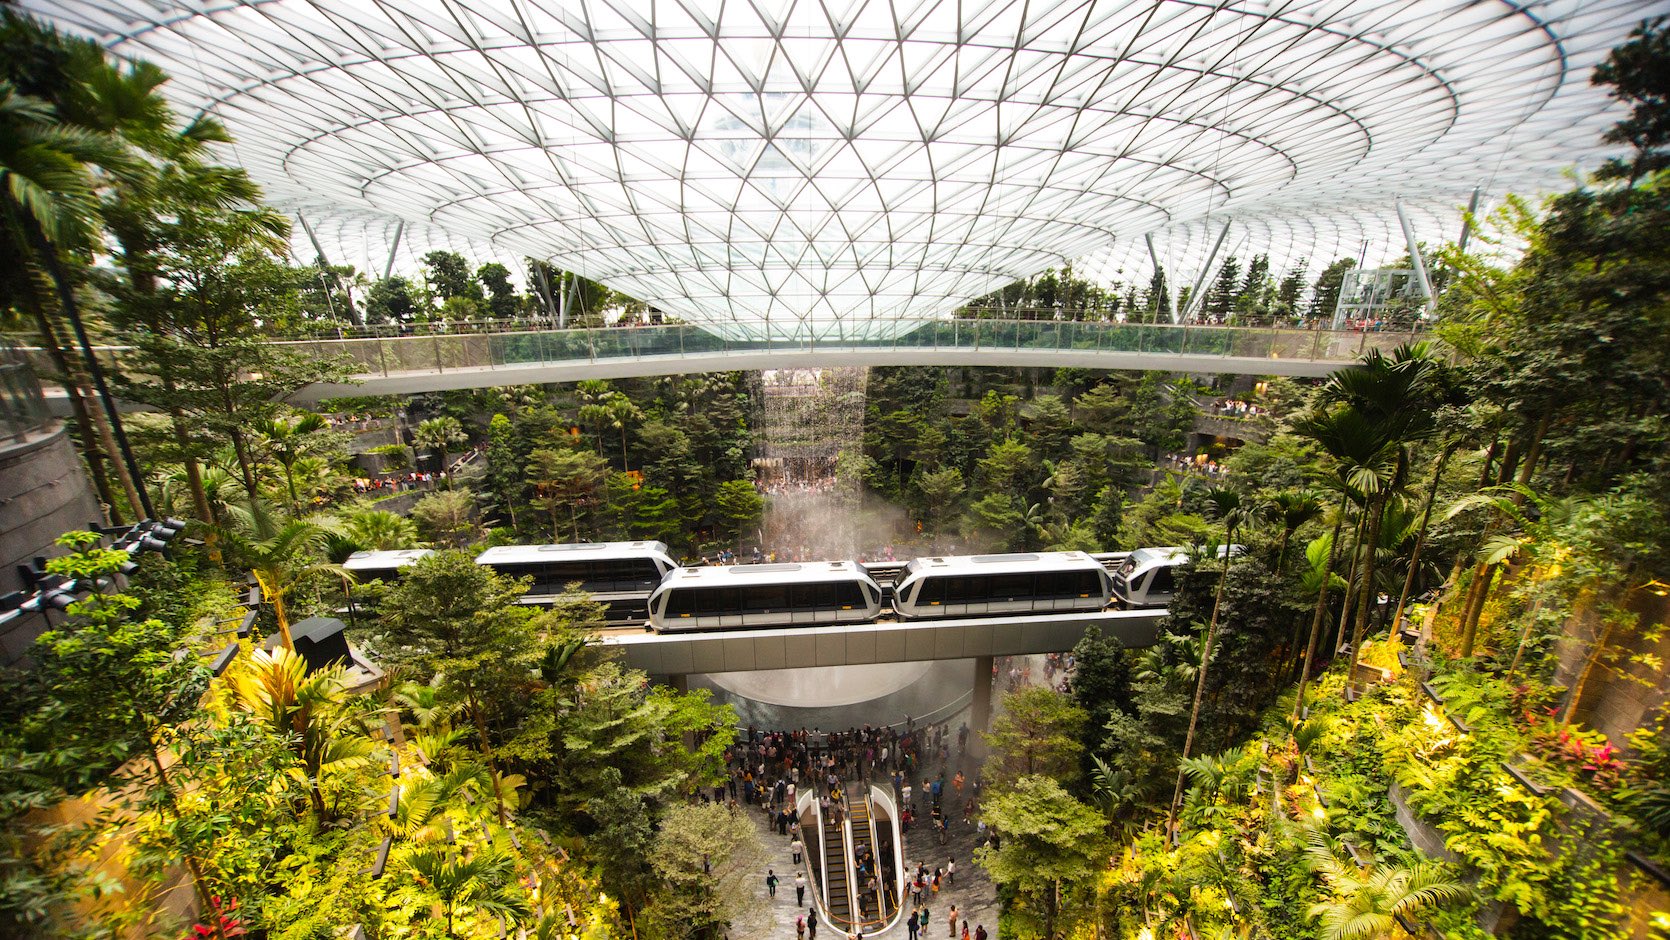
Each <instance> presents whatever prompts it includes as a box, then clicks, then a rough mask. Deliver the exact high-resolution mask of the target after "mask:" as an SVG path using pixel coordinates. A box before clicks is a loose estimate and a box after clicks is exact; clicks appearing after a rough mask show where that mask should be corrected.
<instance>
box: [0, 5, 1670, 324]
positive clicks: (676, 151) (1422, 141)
mask: <svg viewBox="0 0 1670 940" xmlns="http://www.w3.org/2000/svg"><path fill="white" fill-rule="evenodd" d="M25 5H26V6H27V7H30V8H31V9H32V10H33V11H34V12H37V13H39V14H41V15H43V16H45V17H47V18H49V19H51V20H53V21H54V22H56V23H58V24H59V25H61V26H63V27H65V28H67V29H70V30H73V31H77V32H81V33H85V34H90V35H93V36H96V37H99V38H100V39H102V40H103V41H105V42H106V43H108V44H109V46H110V47H111V48H112V49H113V50H114V51H115V52H116V53H117V54H119V55H123V56H131V57H136V58H147V59H150V60H152V61H155V62H156V63H158V64H159V65H162V66H163V67H164V68H166V69H167V70H169V71H170V72H171V73H172V74H173V75H174V76H175V80H174V82H173V83H171V85H170V86H169V88H170V93H171V94H172V95H173V96H174V98H175V100H176V101H177V103H178V104H179V105H180V106H181V107H182V108H183V109H184V110H187V111H189V112H196V111H199V110H208V111H211V112H213V113H214V114H216V115H218V116H219V117H220V118H221V119H223V120H224V121H225V122H226V124H227V125H228V126H229V127H230V128H231V130H232V131H233V133H234V134H235V135H236V136H237V139H238V143H237V144H236V146H235V148H233V149H232V151H231V152H230V154H229V158H230V159H232V160H234V161H235V162H237V163H239V164H241V165H243V166H245V167H246V168H248V170H249V171H250V172H251V174H252V175H253V176H254V177H255V178H256V179H257V180H258V181H259V182H261V183H262V184H264V185H265V186H266V189H267V192H268V195H269V197H270V198H271V199H272V200H273V201H274V202H275V203H277V204H278V205H281V206H284V207H287V208H291V209H298V210H300V211H302V212H303V213H304V214H306V215H307V216H309V218H310V219H311V220H318V221H319V224H318V225H317V226H316V230H317V231H319V232H320V234H321V238H322V239H332V240H334V244H336V245H337V246H340V247H342V248H344V249H345V250H344V254H346V255H348V256H350V257H358V256H360V255H359V252H358V250H357V249H356V248H355V246H354V240H355V239H356V238H358V239H362V240H366V241H367V242H369V241H383V242H384V246H383V247H381V248H377V247H373V248H371V249H369V250H368V251H367V252H366V254H367V255H369V256H370V257H373V258H376V257H380V256H379V254H378V251H382V252H386V251H387V248H386V239H388V238H389V237H391V236H392V230H393V228H394V226H395V224H396V222H397V220H404V222H406V223H407V224H408V229H407V231H408V238H410V239H411V240H412V242H413V243H414V244H415V245H417V246H419V247H420V248H421V246H424V245H427V244H430V243H450V244H452V245H453V246H454V247H456V246H457V245H458V244H460V243H463V244H471V245H475V246H477V252H478V256H479V254H481V253H490V254H494V255H497V256H500V257H514V256H520V255H530V256H535V257H542V258H550V259H551V260H552V261H553V262H554V263H556V264H558V265H560V266H562V267H565V268H568V269H571V270H575V271H579V272H581V273H583V274H585V275H587V276H589V277H592V278H594V279H597V280H600V281H603V282H605V283H607V284H609V285H611V286H614V287H616V288H618V289H620V290H622V291H625V292H627V293H630V294H633V295H635V296H638V297H640V298H643V299H645V300H647V301H650V302H652V303H654V304H656V305H658V306H660V307H661V308H663V309H665V310H667V311H671V312H674V313H677V314H679V315H682V316H684V317H686V318H688V319H690V320H693V321H697V322H726V321H729V322H730V323H732V324H734V325H733V326H732V329H733V330H737V329H745V330H749V331H753V330H757V329H758V324H761V323H769V324H770V325H771V329H772V330H773V331H774V332H777V331H793V330H797V329H802V328H804V327H805V325H806V324H807V323H808V322H809V321H810V322H813V323H817V324H819V325H820V326H819V329H820V330H821V329H823V328H824V327H826V326H827V325H829V324H831V323H832V322H833V321H836V320H845V321H865V320H875V321H882V323H877V324H874V325H875V326H878V327H882V328H885V327H883V323H884V322H885V321H888V320H891V319H893V318H896V317H902V316H917V317H920V316H932V315H936V314H940V313H943V312H945V311H947V310H948V309H950V308H951V307H954V306H955V305H956V303H957V302H958V301H960V300H962V299H965V298H969V297H973V296H977V295H980V294H982V293H985V292H987V291H989V290H991V289H993V288H996V287H998V286H1000V285H1002V284H1004V283H1006V282H1008V281H1010V280H1013V279H1015V278H1017V277H1024V276H1027V275H1030V274H1033V273H1036V272H1038V271H1041V270H1043V269H1045V268H1048V267H1051V266H1057V265H1060V264H1062V263H1064V262H1068V261H1072V260H1075V259H1088V261H1086V262H1083V264H1082V266H1083V267H1084V268H1085V269H1088V270H1092V271H1093V272H1097V273H1099V274H1100V275H1101V276H1112V271H1113V270H1114V269H1116V268H1120V267H1124V266H1126V265H1128V264H1135V263H1136V261H1135V259H1137V258H1139V257H1140V253H1141V252H1143V250H1144V249H1143V247H1142V246H1143V244H1144V242H1143V237H1142V236H1144V235H1147V234H1152V233H1158V235H1159V237H1160V238H1161V240H1164V241H1166V242H1167V243H1168V244H1172V243H1175V245H1176V246H1178V247H1177V249H1176V251H1177V253H1178V254H1179V255H1190V253H1191V252H1193V255H1196V256H1197V255H1198V254H1199V252H1198V251H1195V250H1194V249H1191V248H1189V247H1188V246H1189V245H1190V244H1193V243H1196V242H1201V241H1203V240H1204V238H1205V234H1206V233H1208V232H1209V231H1210V230H1211V229H1212V228H1213V226H1214V225H1215V224H1217V223H1216V222H1215V221H1214V220H1221V219H1224V218H1231V219H1235V220H1237V221H1238V222H1240V223H1243V224H1245V225H1248V226H1250V228H1248V229H1247V231H1248V232H1250V233H1252V234H1253V235H1257V234H1258V233H1260V232H1263V233H1265V235H1266V236H1267V237H1270V238H1274V239H1280V238H1284V237H1285V238H1289V239H1292V238H1302V239H1309V240H1311V241H1312V242H1316V243H1317V244H1326V243H1330V242H1333V243H1346V242H1352V241H1354V240H1355V237H1356V236H1355V233H1356V232H1357V231H1358V230H1361V231H1362V232H1368V233H1381V236H1383V234H1384V233H1386V232H1388V231H1391V232H1395V231H1396V230H1397V226H1396V222H1395V220H1394V221H1392V222H1391V223H1390V224H1389V225H1388V224H1387V222H1386V221H1385V220H1386V219H1388V218H1390V217H1391V211H1392V205H1393V202H1394V200H1397V199H1402V200H1404V201H1406V202H1408V203H1410V204H1411V205H1412V206H1415V207H1417V208H1418V209H1420V210H1421V215H1420V218H1421V219H1423V220H1425V224H1426V225H1427V226H1428V227H1429V228H1430V227H1432V226H1435V225H1437V224H1438V222H1439V220H1441V219H1442V218H1443V217H1445V216H1446V215H1448V216H1453V215H1454V209H1455V207H1457V206H1459V205H1461V204H1462V203H1465V201H1466V199H1467V197H1468V194H1469V193H1470V192H1471V191H1472V189H1473V188H1474V187H1475V186H1479V185H1484V186H1486V187H1487V188H1488V189H1489V190H1490V191H1491V192H1498V193H1499V192H1502V191H1507V190H1516V191H1520V192H1535V191H1538V190H1542V189H1545V188H1548V187H1550V186H1551V185H1557V184H1558V182H1559V174H1560V173H1561V171H1562V170H1564V169H1567V168H1569V167H1571V166H1572V165H1573V164H1574V163H1575V162H1592V161H1593V160H1594V159H1595V158H1596V156H1597V155H1598V150H1597V146H1598V144H1597V142H1598V138H1599V135H1600V133H1601V131H1602V130H1603V129H1604V128H1605V127H1606V126H1607V125H1608V124H1609V123H1611V122H1612V121H1613V120H1615V117H1616V115H1615V113H1613V112H1611V111H1610V110H1609V107H1610V106H1609V102H1608V100H1607V98H1606V96H1605V94H1604V92H1603V90H1601V89H1597V88H1594V87H1592V86H1590V85H1589V82H1588V79H1589V72H1590V69H1591V68H1592V67H1593V65H1594V64H1595V63H1596V62H1598V61H1599V60H1600V59H1601V58H1602V57H1603V56H1604V55H1605V53H1606V51H1607V50H1608V49H1609V48H1611V47H1612V46H1614V45H1616V44H1617V43H1618V42H1620V41H1622V40H1623V39H1624V37H1625V36H1626V34H1627V33H1628V31H1629V29H1630V28H1631V27H1632V26H1633V25H1634V24H1635V23H1636V22H1638V21H1639V20H1640V19H1642V18H1643V17H1645V16H1648V15H1651V14H1654V13H1656V12H1661V11H1663V10H1664V9H1665V8H1666V4H1665V3H1664V2H1662V0H1657V2H1647V0H1548V2H1504V0H1324V2H1276V0H1243V2H1225V0H1220V2H1213V3H1208V2H1191V0H1153V2H1134V0H1113V2H1109V0H1099V2H1096V0H992V2H969V0H821V2H819V0H764V2H751V3H750V2H739V0H654V2H651V0H640V2H627V0H572V2H564V0H471V2H457V0H189V2H171V0H28V2H26V4H25ZM366 233H369V234H366ZM1342 233H1343V234H1342ZM1425 234H1428V235H1429V236H1431V235H1434V234H1436V233H1432V232H1428V233H1425ZM1381 236H1377V237H1381ZM1278 248H1279V246H1278ZM1295 250H1296V249H1295ZM1194 263H1195V264H1198V263H1199V260H1198V258H1197V259H1196V260H1195V261H1194ZM377 266H378V267H380V264H379V265H377ZM374 273H380V272H374ZM1145 277H1146V272H1144V273H1143V274H1141V275H1139V277H1137V278H1130V277H1129V276H1128V275H1127V278H1128V279H1133V280H1135V279H1142V278H1145ZM1174 280H1175V279H1174ZM849 325H850V324H849Z"/></svg>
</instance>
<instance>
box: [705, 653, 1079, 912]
mask: <svg viewBox="0 0 1670 940" xmlns="http://www.w3.org/2000/svg"><path fill="white" fill-rule="evenodd" d="M1000 668H1003V669H1007V668H1013V669H1014V672H1013V673H1001V674H1000V675H999V676H998V679H997V682H996V683H995V686H996V687H995V688H994V689H993V692H994V693H995V694H996V695H1001V694H1002V693H1003V692H1004V691H1006V690H1008V689H1010V688H1012V687H1014V686H1016V685H1027V684H1031V685H1041V684H1043V683H1044V682H1045V681H1046V677H1045V670H1044V657H1043V656H1015V657H1010V658H1008V659H1007V660H1006V661H1005V662H1002V663H1000ZM1052 679H1053V681H1054V682H1059V681H1060V680H1061V676H1060V674H1056V675H1055V676H1053V677H1052ZM967 717H968V713H967V712H963V713H961V714H959V715H956V716H954V717H952V718H951V719H950V723H949V726H950V727H951V728H953V729H954V728H956V727H958V725H960V724H961V723H962V722H963V721H965V720H966V719H967ZM978 767H979V762H978V761H977V760H976V759H975V758H974V757H973V756H972V755H969V756H967V757H961V758H959V757H958V756H957V753H956V744H955V739H954V738H953V741H952V745H951V759H950V760H949V761H947V762H946V763H944V764H939V763H937V762H935V763H931V764H929V765H928V767H927V768H925V772H923V771H918V773H917V774H916V777H917V779H915V780H913V781H910V783H911V786H912V788H913V789H914V791H915V792H913V793H912V794H911V796H912V798H913V800H914V802H915V804H916V809H917V810H919V811H920V812H917V813H915V814H914V815H916V816H918V817H920V818H922V819H924V820H926V819H927V817H928V812H927V810H928V803H927V800H926V798H925V797H923V796H922V794H921V789H922V779H921V778H922V777H924V776H926V777H929V778H932V777H934V776H935V775H936V774H938V773H939V772H940V771H941V770H944V772H945V779H946V780H947V781H948V782H947V784H946V792H945V797H944V805H945V811H946V813H947V814H949V816H950V818H951V828H950V832H949V834H948V836H947V840H946V842H945V844H943V845H942V844H940V842H939V839H938V838H937V837H936V836H935V835H934V831H933V828H932V827H931V826H930V825H928V824H927V823H926V822H924V823H922V824H920V825H916V826H912V827H911V830H910V831H909V832H907V833H905V848H904V853H905V865H906V868H907V870H908V871H910V872H913V873H914V872H915V871H916V866H917V864H918V863H921V864H923V865H926V866H927V868H928V870H929V871H930V872H932V871H933V870H934V869H935V868H944V867H946V863H947V862H949V861H950V860H951V859H953V858H954V859H956V861H957V874H956V884H947V885H943V886H942V887H941V889H940V892H939V894H938V895H937V896H936V895H934V894H933V893H932V890H931V889H930V891H929V895H928V897H927V899H926V903H927V906H928V929H927V930H925V931H923V932H922V934H921V940H944V938H947V937H948V936H950V922H949V919H948V918H949V915H950V913H951V906H952V905H956V908H957V915H958V923H957V933H956V936H958V937H960V936H961V934H962V922H963V921H964V920H967V922H968V931H969V936H970V937H972V936H973V935H974V931H975V929H976V928H977V927H979V926H982V925H983V926H984V927H985V928H986V933H987V934H988V936H989V937H990V938H991V940H996V938H997V915H998V905H997V889H996V887H995V886H993V885H992V881H991V879H990V878H989V877H987V875H986V872H985V869H983V868H981V867H980V866H979V865H977V864H976V863H975V861H974V850H975V849H977V848H978V847H979V845H980V835H979V827H978V825H977V821H978V813H977V814H976V816H975V819H974V821H970V822H969V823H967V824H964V823H963V821H962V818H963V817H962V814H963V804H964V803H965V802H966V801H967V800H968V798H969V796H970V794H971V793H972V792H973V791H972V789H970V788H965V789H964V791H963V793H962V795H961V796H958V795H957V794H956V793H955V792H954V791H952V789H951V786H950V783H949V781H950V780H951V779H952V778H953V777H955V776H956V774H957V771H958V770H961V771H963V773H964V775H965V776H966V777H967V779H969V780H973V779H974V776H975V770H976V769H977V768H978ZM748 818H750V819H752V820H753V821H754V824H755V825H756V826H758V827H759V828H760V832H761V834H762V837H763V838H764V840H765V844H766V847H767V849H768V850H769V852H770V855H769V857H768V860H767V862H766V865H767V867H768V868H770V869H771V870H773V871H775V872H776V873H777V877H778V878H779V879H780V880H781V883H780V884H779V885H778V888H777V897H776V899H775V900H773V899H771V898H770V897H768V896H767V894H766V889H765V872H763V871H762V872H760V876H759V878H758V880H757V881H756V886H755V889H754V890H755V894H756V895H757V896H758V898H759V901H760V908H759V911H760V912H761V913H762V914H763V915H764V916H755V917H751V918H747V919H746V920H747V925H746V926H745V927H742V928H741V930H739V931H736V932H735V934H736V935H735V937H734V938H733V940H796V937H795V930H794V924H795V919H796V917H797V916H799V915H800V914H805V915H806V916H807V918H808V920H809V919H810V918H811V917H812V915H813V909H812V892H813V890H814V889H815V888H814V886H815V884H816V882H815V881H813V879H812V877H811V875H810V874H808V875H807V877H806V903H805V904H804V905H802V906H801V907H800V908H798V909H797V908H796V907H795V899H794V870H795V865H794V863H793V856H791V855H790V854H789V839H788V838H787V837H784V836H779V835H777V834H776V832H774V831H772V830H771V829H769V828H768V827H767V825H766V819H765V815H764V814H763V813H761V812H759V811H758V809H757V808H756V811H755V812H751V813H749V814H748ZM803 861H809V858H807V857H805V856H803ZM751 913H752V912H751ZM739 926H740V925H739ZM878 936H879V937H885V938H887V940H906V938H908V936H909V932H908V931H907V929H906V928H905V925H904V921H903V920H901V921H899V923H898V926H896V927H894V928H893V929H891V930H888V931H885V932H883V933H881V934H866V935H865V938H866V940H870V938H873V937H878ZM818 938H819V940H844V938H843V937H841V936H840V935H839V934H838V933H836V932H834V931H832V930H830V928H829V926H828V925H827V924H819V925H818Z"/></svg>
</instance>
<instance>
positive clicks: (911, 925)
mask: <svg viewBox="0 0 1670 940" xmlns="http://www.w3.org/2000/svg"><path fill="white" fill-rule="evenodd" d="M921 913H922V909H921V908H917V909H916V910H914V911H911V912H910V917H909V919H907V920H906V921H905V928H906V929H907V930H909V931H910V940H916V931H917V929H918V928H919V926H920V925H919V924H917V923H916V917H917V915H918V914H921Z"/></svg>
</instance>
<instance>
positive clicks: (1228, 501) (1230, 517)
mask: <svg viewBox="0 0 1670 940" xmlns="http://www.w3.org/2000/svg"><path fill="white" fill-rule="evenodd" d="M1206 495H1207V499H1208V500H1210V502H1211V504H1212V510H1213V516H1214V517H1215V518H1216V519H1217V520H1218V523H1219V524H1220V525H1222V526H1223V528H1224V540H1223V543H1222V548H1221V552H1222V555H1223V558H1222V560H1221V561H1220V562H1219V564H1221V565H1222V569H1221V570H1220V571H1219V573H1218V589H1217V592H1216V593H1215V594H1214V595H1213V598H1212V619H1211V621H1210V622H1209V623H1207V625H1206V635H1205V637H1204V638H1203V640H1202V641H1201V645H1200V669H1199V671H1198V672H1197V673H1196V677H1195V695H1194V704H1193V705H1191V706H1190V707H1189V730H1188V732H1187V733H1186V734H1185V735H1184V737H1183V759H1182V761H1180V762H1179V764H1178V768H1177V789H1176V792H1175V793H1174V794H1173V795H1172V798H1171V815H1170V816H1169V817H1168V818H1167V820H1166V828H1167V829H1168V830H1170V829H1171V828H1172V827H1174V826H1175V825H1176V823H1177V813H1178V811H1179V810H1180V809H1182V806H1183V773H1184V767H1185V766H1186V762H1187V761H1188V759H1189V755H1190V751H1191V750H1192V748H1193V747H1194V740H1195V729H1196V728H1197V727H1198V725H1199V724H1200V706H1201V702H1203V701H1204V700H1205V698H1206V677H1207V676H1208V675H1209V674H1210V671H1211V666H1212V645H1213V643H1215V642H1216V641H1217V638H1218V614H1219V613H1220V612H1221V611H1222V609H1223V600H1224V582H1226V581H1228V580H1229V566H1230V565H1231V564H1232V563H1233V562H1234V561H1235V555H1236V551H1235V531H1236V530H1237V529H1239V528H1241V526H1243V525H1245V524H1246V523H1247V521H1248V519H1249V518H1250V517H1251V515H1252V512H1251V510H1252V507H1251V506H1250V505H1248V504H1247V503H1246V502H1245V501H1243V500H1242V499H1241V494H1240V493H1237V492H1235V491H1234V490H1231V489H1224V488H1221V487H1219V488H1214V489H1213V490H1211V491H1210V492H1209V493H1207V494H1206Z"/></svg>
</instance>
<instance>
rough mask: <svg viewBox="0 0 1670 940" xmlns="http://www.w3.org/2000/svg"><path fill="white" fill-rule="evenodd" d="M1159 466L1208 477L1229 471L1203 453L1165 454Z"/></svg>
mask: <svg viewBox="0 0 1670 940" xmlns="http://www.w3.org/2000/svg"><path fill="white" fill-rule="evenodd" d="M1160 466H1161V467H1163V468H1165V469H1167V470H1177V471H1180V472H1182V473H1198V474H1201V475H1203V476H1208V477H1221V476H1225V475H1226V474H1228V473H1229V468H1228V467H1227V466H1225V465H1223V464H1221V463H1219V462H1218V461H1216V460H1213V459H1212V458H1211V457H1208V456H1207V455H1205V454H1195V455H1194V456H1193V457H1191V456H1189V455H1188V454H1166V455H1165V457H1163V458H1161V463H1160Z"/></svg>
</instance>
